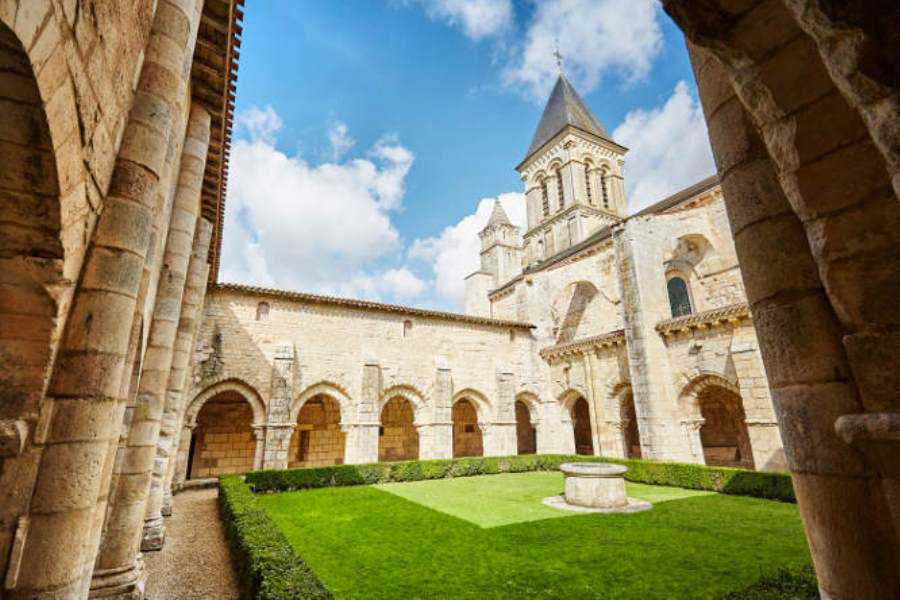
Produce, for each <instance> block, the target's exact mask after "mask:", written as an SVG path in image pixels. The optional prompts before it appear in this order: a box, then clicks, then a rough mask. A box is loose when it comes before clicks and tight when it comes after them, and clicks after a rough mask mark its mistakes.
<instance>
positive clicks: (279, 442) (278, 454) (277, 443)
mask: <svg viewBox="0 0 900 600" xmlns="http://www.w3.org/2000/svg"><path fill="white" fill-rule="evenodd" d="M294 427H296V424H295V423H267V424H266V426H265V427H264V428H263V430H262V431H264V434H263V435H264V442H262V443H261V441H260V440H259V437H257V443H256V449H257V455H259V450H260V448H261V445H264V447H265V450H264V451H263V453H262V456H263V459H262V465H260V466H256V465H254V467H255V468H262V469H287V466H288V449H289V448H290V445H291V436H292V435H293V434H294ZM256 431H260V430H259V429H256Z"/></svg>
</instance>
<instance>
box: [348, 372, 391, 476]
mask: <svg viewBox="0 0 900 600" xmlns="http://www.w3.org/2000/svg"><path fill="white" fill-rule="evenodd" d="M381 390H382V378H381V367H380V366H379V364H378V363H377V362H376V361H375V360H374V359H368V360H366V363H365V364H364V365H363V372H362V386H361V389H360V397H359V404H358V405H357V414H356V422H355V423H348V424H347V425H346V426H344V427H342V429H343V431H344V432H345V433H346V434H347V438H346V445H345V448H344V462H345V463H347V464H363V463H371V462H378V428H379V427H380V422H379V416H380V415H379V414H378V405H379V403H380V401H381Z"/></svg>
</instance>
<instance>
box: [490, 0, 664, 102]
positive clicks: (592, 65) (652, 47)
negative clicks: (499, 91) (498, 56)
mask: <svg viewBox="0 0 900 600" xmlns="http://www.w3.org/2000/svg"><path fill="white" fill-rule="evenodd" d="M659 12H660V6H659V2H658V1H657V0H543V1H541V2H538V3H537V4H536V7H535V13H534V17H533V19H532V22H531V24H530V25H529V27H528V32H527V33H526V36H525V43H524V44H523V46H522V47H521V48H520V49H519V51H518V52H517V53H516V56H515V59H514V61H513V63H514V64H512V65H511V66H509V67H507V69H506V70H505V72H504V80H505V82H506V83H507V84H508V85H513V86H523V87H525V88H526V89H527V90H528V92H529V93H530V94H531V95H532V96H533V97H534V98H535V99H536V100H537V101H538V102H543V101H544V100H546V98H547V96H548V95H549V94H550V88H551V87H552V86H553V82H554V81H555V80H556V76H557V73H558V69H557V65H556V58H555V57H554V49H555V47H556V42H557V40H558V42H559V50H560V53H561V54H562V55H563V61H564V67H565V70H566V74H567V75H568V76H569V78H570V79H572V80H573V83H575V84H576V86H577V87H578V88H579V89H580V90H581V91H582V92H584V93H588V92H590V91H591V90H593V89H594V88H595V87H597V85H598V84H599V83H600V81H601V79H602V78H603V76H604V75H605V74H606V73H607V72H609V71H614V72H617V73H618V74H620V75H621V76H623V77H624V78H625V80H626V81H635V80H639V79H641V78H642V77H644V76H645V75H646V74H647V73H648V72H649V71H650V67H651V64H652V61H653V59H654V57H655V56H656V55H657V54H658V53H659V51H660V49H661V48H662V43H663V37H662V32H661V30H660V25H659V20H658V17H659Z"/></svg>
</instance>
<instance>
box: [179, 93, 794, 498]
mask: <svg viewBox="0 0 900 600" xmlns="http://www.w3.org/2000/svg"><path fill="white" fill-rule="evenodd" d="M625 152H626V149H625V148H623V147H622V146H620V145H618V144H616V143H615V142H613V141H612V140H611V139H609V136H608V134H607V133H606V131H605V130H604V129H603V127H602V125H600V123H599V122H597V120H596V119H595V118H594V116H593V115H592V114H591V113H590V111H589V109H587V107H586V106H585V105H584V104H583V102H582V101H581V99H580V98H579V97H578V94H577V93H576V92H575V90H574V89H573V88H572V87H571V85H570V84H569V82H568V81H567V80H566V79H565V77H563V76H561V77H560V78H559V81H558V83H557V86H556V88H555V89H554V91H553V93H552V94H551V97H550V100H549V101H548V104H547V107H546V109H545V111H544V114H543V116H542V119H541V122H540V124H539V126H538V130H537V132H536V134H535V139H534V141H533V142H532V148H531V149H530V150H529V152H528V156H527V158H526V159H525V161H523V163H522V164H521V165H520V166H519V172H520V173H521V175H522V179H523V181H524V182H525V186H526V202H527V213H528V230H527V231H525V232H524V235H523V234H521V233H520V232H519V230H518V228H517V227H515V226H513V225H512V223H511V222H510V221H509V219H508V217H507V215H506V214H505V213H504V211H503V208H502V207H501V206H500V204H499V203H498V204H496V205H495V206H494V210H493V213H492V214H491V216H490V219H489V222H488V224H487V226H486V227H485V228H484V230H483V231H482V232H481V234H480V236H481V241H482V252H481V268H480V269H479V270H478V271H476V272H475V273H473V274H472V275H470V276H469V277H467V279H466V293H467V297H466V314H452V313H441V312H435V311H426V310H419V309H414V308H409V307H402V306H392V305H384V304H379V303H373V302H364V301H358V300H348V299H340V298H332V297H324V296H315V295H310V294H301V293H294V292H286V291H279V290H270V289H260V288H252V287H248V286H243V285H237V284H220V285H217V286H215V287H214V288H212V289H211V290H210V292H209V294H208V295H207V298H206V303H205V306H204V312H203V319H202V323H201V326H200V331H199V334H198V338H197V340H198V344H197V346H196V348H195V362H194V364H195V369H194V374H193V390H192V391H191V392H189V396H190V397H192V398H193V400H192V401H191V402H190V403H189V405H188V407H187V409H186V413H185V414H186V416H185V421H184V423H183V424H182V433H181V436H180V448H179V453H178V460H177V461H176V473H175V485H176V486H178V485H180V483H181V482H183V481H185V480H186V479H188V478H201V477H208V476H214V475H217V474H220V473H225V472H233V471H241V470H249V469H251V468H285V467H294V466H318V465H330V464H341V463H365V462H374V461H378V460H403V459H415V458H422V459H429V458H451V457H454V456H471V455H485V456H503V455H511V454H516V453H576V452H577V453H583V454H602V455H605V456H618V457H644V458H650V459H656V460H675V461H682V462H693V463H708V464H715V465H732V466H741V467H746V468H756V469H767V470H781V469H784V468H785V463H784V457H783V450H782V445H781V440H780V437H779V434H778V429H777V425H776V422H775V415H774V411H773V407H772V401H771V398H770V396H769V394H768V382H767V380H766V375H765V370H764V368H763V364H762V360H761V358H760V354H759V350H758V343H757V340H756V335H755V332H754V328H753V322H752V319H751V317H750V313H749V310H748V307H747V304H746V298H745V296H744V292H743V285H742V282H741V276H740V270H739V266H738V262H737V258H736V256H735V251H734V246H733V242H732V240H731V236H730V230H729V227H728V221H727V217H726V215H725V211H724V203H723V199H722V192H721V189H720V187H719V186H718V184H717V181H716V179H715V178H710V179H708V180H705V181H702V182H700V183H698V184H696V185H694V186H692V187H690V188H688V189H686V190H683V191H681V192H679V193H678V194H676V195H674V196H672V197H670V198H667V199H664V200H662V201H661V202H659V203H657V204H656V205H654V206H651V207H650V208H648V209H645V210H643V211H641V212H639V213H637V214H635V215H632V216H627V204H626V199H625V193H624V185H623V177H622V165H623V163H624V154H625ZM322 340H327V343H325V344H323V343H322Z"/></svg>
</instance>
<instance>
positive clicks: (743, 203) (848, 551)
mask: <svg viewBox="0 0 900 600" xmlns="http://www.w3.org/2000/svg"><path fill="white" fill-rule="evenodd" d="M689 50H690V53H691V60H692V63H693V66H694V71H695V73H696V75H697V81H698V84H699V89H700V99H701V102H702V104H703V110H704V113H705V114H706V119H707V121H708V123H709V135H710V142H711V144H712V148H713V153H714V155H715V158H716V164H717V167H718V171H719V178H720V179H721V181H722V189H723V192H724V196H725V203H726V208H727V210H728V216H729V220H730V221H731V229H732V232H733V233H734V236H735V249H736V251H737V255H738V257H739V259H740V262H741V272H742V275H743V279H744V284H745V288H746V290H747V297H748V300H749V302H750V305H751V308H752V312H753V318H754V323H755V325H756V330H757V334H758V336H759V344H760V351H761V353H762V356H763V360H764V361H765V364H766V370H767V372H768V376H769V384H770V387H771V390H772V398H773V401H774V403H775V411H776V414H777V416H778V423H779V427H780V430H781V435H782V437H783V439H784V446H785V452H786V455H787V461H788V466H789V468H790V470H791V475H792V479H793V483H794V489H795V492H796V494H797V500H798V505H799V508H800V512H801V515H802V516H803V521H804V525H805V527H806V533H807V537H808V540H809V545H810V550H811V552H812V556H813V561H814V563H815V567H816V574H817V576H818V578H819V584H820V588H821V590H822V595H823V597H829V598H873V599H874V598H881V597H884V593H885V592H886V590H897V589H898V572H900V571H898V569H897V558H896V556H894V555H892V553H893V551H894V550H893V549H894V548H895V547H896V544H895V543H894V540H895V539H896V537H895V536H896V533H893V532H891V530H890V524H889V522H887V519H886V518H885V515H888V514H890V511H889V508H888V507H887V506H886V505H885V504H884V500H883V496H882V495H881V492H880V490H879V485H878V481H877V478H876V477H874V476H873V473H872V471H871V470H870V469H869V468H867V466H866V464H865V462H864V461H863V457H862V456H861V455H860V453H859V452H857V451H856V450H855V449H854V448H852V447H851V446H849V445H847V444H846V443H845V442H844V441H843V440H842V439H841V438H840V437H839V436H838V435H837V433H836V430H835V423H836V421H838V418H839V417H840V416H841V415H845V414H852V413H859V412H860V401H859V397H858V394H857V390H856V387H855V383H854V380H853V378H852V377H851V375H850V368H849V365H848V361H847V357H846V355H845V351H844V347H843V344H842V338H843V334H844V332H843V331H842V328H841V325H840V323H839V322H838V320H837V318H836V316H835V312H834V310H833V308H832V306H830V304H829V301H828V298H827V295H826V293H825V290H824V288H823V286H822V282H821V280H820V270H819V268H818V265H817V264H816V262H815V260H814V258H813V256H812V253H811V250H810V245H809V240H808V239H807V235H806V232H805V230H804V226H803V223H802V222H801V220H800V218H799V217H798V216H797V214H796V213H795V212H794V210H793V209H792V207H791V205H790V204H789V202H788V200H787V197H786V196H785V193H784V190H783V188H782V186H781V181H780V180H779V177H778V174H777V173H776V170H775V166H774V164H773V161H772V160H771V158H770V156H769V154H768V152H767V148H766V146H765V144H764V142H763V140H762V138H761V137H760V135H759V133H758V131H757V129H756V127H755V126H754V124H753V123H752V121H751V119H750V117H749V115H748V114H747V113H746V111H745V109H744V107H743V106H742V104H741V102H740V100H739V99H738V98H737V96H736V94H735V91H734V87H733V86H732V82H731V81H730V80H729V77H728V74H727V71H726V70H725V68H724V67H723V66H722V64H721V63H720V62H719V60H718V59H717V58H715V57H713V56H712V55H711V54H710V53H709V52H707V51H705V50H701V49H699V48H697V47H694V46H692V45H689ZM772 240H777V243H772ZM860 285H863V283H860ZM892 535H893V536H894V540H892V539H891V536H892ZM888 594H889V595H890V592H888Z"/></svg>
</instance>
